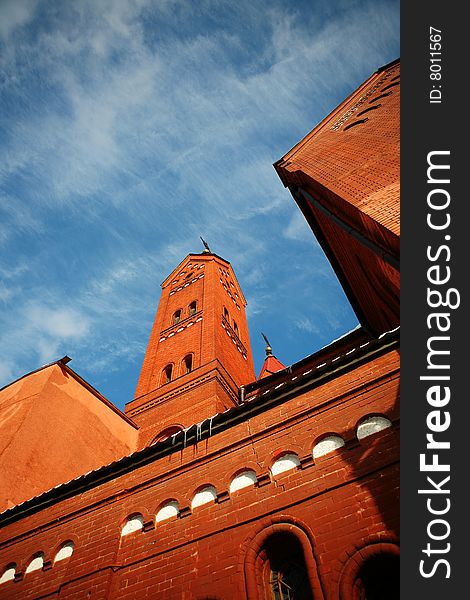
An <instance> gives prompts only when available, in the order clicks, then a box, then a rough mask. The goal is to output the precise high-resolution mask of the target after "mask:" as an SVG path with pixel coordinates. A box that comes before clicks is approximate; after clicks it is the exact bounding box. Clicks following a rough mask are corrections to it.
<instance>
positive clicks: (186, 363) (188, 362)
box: [183, 354, 193, 375]
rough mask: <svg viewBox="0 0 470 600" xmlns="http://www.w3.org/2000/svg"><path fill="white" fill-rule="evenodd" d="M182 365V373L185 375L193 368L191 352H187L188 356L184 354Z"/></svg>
mask: <svg viewBox="0 0 470 600" xmlns="http://www.w3.org/2000/svg"><path fill="white" fill-rule="evenodd" d="M183 367H184V373H185V375H187V374H188V373H191V371H192V370H193V357H192V354H188V356H185V357H184V358H183Z"/></svg>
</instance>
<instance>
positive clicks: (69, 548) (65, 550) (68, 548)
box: [54, 540, 75, 563]
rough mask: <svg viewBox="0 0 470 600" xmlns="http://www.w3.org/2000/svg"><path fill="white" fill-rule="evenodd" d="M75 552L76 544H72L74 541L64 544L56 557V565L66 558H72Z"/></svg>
mask: <svg viewBox="0 0 470 600" xmlns="http://www.w3.org/2000/svg"><path fill="white" fill-rule="evenodd" d="M74 550H75V544H74V543H73V542H72V540H67V541H66V542H63V544H61V546H60V548H59V550H58V551H57V553H56V555H55V557H54V563H56V562H59V561H60V560H65V559H66V558H70V557H71V556H72V554H73V551H74Z"/></svg>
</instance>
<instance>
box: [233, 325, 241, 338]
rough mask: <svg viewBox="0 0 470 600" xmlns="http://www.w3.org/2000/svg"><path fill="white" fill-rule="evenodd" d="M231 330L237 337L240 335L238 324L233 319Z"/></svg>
mask: <svg viewBox="0 0 470 600" xmlns="http://www.w3.org/2000/svg"><path fill="white" fill-rule="evenodd" d="M233 330H234V332H235V333H236V334H237V337H238V338H239V337H240V333H239V331H238V325H237V324H236V322H235V321H234V322H233Z"/></svg>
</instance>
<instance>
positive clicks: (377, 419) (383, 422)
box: [356, 415, 392, 440]
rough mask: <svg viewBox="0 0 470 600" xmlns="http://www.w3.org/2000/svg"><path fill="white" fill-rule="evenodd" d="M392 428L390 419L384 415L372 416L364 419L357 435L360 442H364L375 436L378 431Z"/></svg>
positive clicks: (358, 427)
mask: <svg viewBox="0 0 470 600" xmlns="http://www.w3.org/2000/svg"><path fill="white" fill-rule="evenodd" d="M391 426H392V422H391V421H390V419H387V417H385V416H384V415H372V416H369V417H366V418H365V419H362V420H361V422H360V423H359V425H358V426H357V430H356V435H357V439H358V440H362V439H364V438H366V437H368V436H369V435H373V434H374V433H377V432H378V431H382V430H383V429H387V428H388V427H391Z"/></svg>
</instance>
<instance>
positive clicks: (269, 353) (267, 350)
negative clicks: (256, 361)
mask: <svg viewBox="0 0 470 600" xmlns="http://www.w3.org/2000/svg"><path fill="white" fill-rule="evenodd" d="M261 335H262V336H263V338H264V341H265V342H266V348H265V350H266V356H272V355H273V349H272V348H271V344H270V343H269V340H268V338H267V337H266V336H265V335H264V333H263V332H261Z"/></svg>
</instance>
